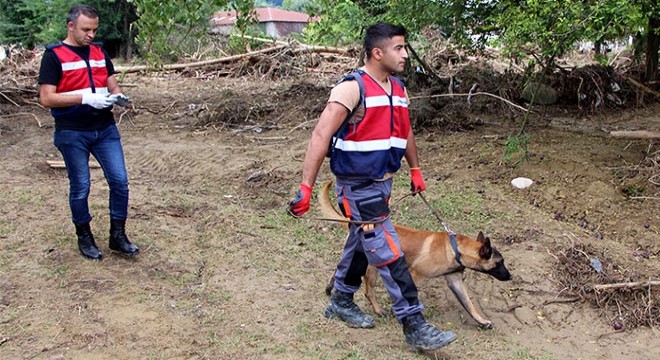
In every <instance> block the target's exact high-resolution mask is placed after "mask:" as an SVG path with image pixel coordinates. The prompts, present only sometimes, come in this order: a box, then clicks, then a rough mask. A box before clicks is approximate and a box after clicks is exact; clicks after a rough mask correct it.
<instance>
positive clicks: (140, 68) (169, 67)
mask: <svg viewBox="0 0 660 360" xmlns="http://www.w3.org/2000/svg"><path fill="white" fill-rule="evenodd" d="M287 47H289V45H279V46H274V47H270V48H267V49H262V50H257V51H251V52H249V53H245V54H240V55H232V56H226V57H222V58H218V59H212V60H204V61H197V62H191V63H186V64H168V65H163V67H162V68H160V69H155V68H152V67H149V66H147V65H137V66H116V67H115V71H117V72H119V73H134V72H140V71H146V70H152V71H158V70H182V69H189V68H196V67H204V66H208V65H214V64H221V63H227V62H233V61H236V60H240V59H244V58H247V57H250V56H254V55H260V54H267V53H271V52H275V51H280V50H283V49H285V48H287Z"/></svg>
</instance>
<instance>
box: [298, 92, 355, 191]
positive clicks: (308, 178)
mask: <svg viewBox="0 0 660 360" xmlns="http://www.w3.org/2000/svg"><path fill="white" fill-rule="evenodd" d="M346 116H348V109H347V108H346V107H345V106H344V105H341V104H339V103H336V102H329V103H328V104H327V105H326V106H325V109H324V110H323V113H321V117H320V118H319V122H318V123H317V124H316V127H315V128H314V131H313V132H312V138H311V140H310V141H309V144H308V145H307V152H306V153H305V161H304V163H303V175H302V183H303V184H306V185H307V186H309V187H314V183H315V182H316V176H317V175H318V172H319V169H320V168H321V164H322V163H323V159H324V158H325V155H326V153H327V152H328V145H329V144H330V141H331V139H332V135H333V134H334V133H335V132H336V131H337V130H338V129H339V127H340V126H341V124H342V122H343V121H344V119H346Z"/></svg>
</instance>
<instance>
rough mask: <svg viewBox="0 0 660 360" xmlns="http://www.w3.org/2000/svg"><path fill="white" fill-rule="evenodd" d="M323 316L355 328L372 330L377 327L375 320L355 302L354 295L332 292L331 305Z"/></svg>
mask: <svg viewBox="0 0 660 360" xmlns="http://www.w3.org/2000/svg"><path fill="white" fill-rule="evenodd" d="M323 315H324V316H325V317H327V318H328V319H339V320H341V321H343V322H345V323H346V324H348V326H350V327H354V328H372V327H374V325H375V322H374V319H373V318H372V317H371V316H369V315H367V314H365V313H363V312H362V310H360V308H359V307H358V306H357V304H355V303H354V302H353V294H349V293H345V292H341V291H337V290H333V291H332V294H331V295H330V304H328V306H327V307H326V308H325V313H324V314H323Z"/></svg>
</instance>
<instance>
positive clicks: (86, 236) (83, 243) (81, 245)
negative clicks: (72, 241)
mask: <svg viewBox="0 0 660 360" xmlns="http://www.w3.org/2000/svg"><path fill="white" fill-rule="evenodd" d="M74 225H75V226H76V235H78V249H79V250H80V253H81V254H82V256H84V257H86V258H87V259H90V260H101V258H102V257H103V255H101V250H99V248H98V247H97V246H96V242H94V235H92V229H91V228H90V227H89V223H87V224H74Z"/></svg>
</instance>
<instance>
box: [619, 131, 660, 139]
mask: <svg viewBox="0 0 660 360" xmlns="http://www.w3.org/2000/svg"><path fill="white" fill-rule="evenodd" d="M610 136H611V137H613V138H620V139H660V131H649V130H635V131H610Z"/></svg>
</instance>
